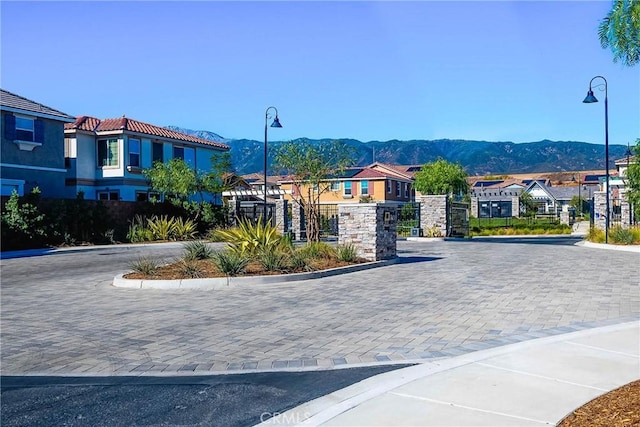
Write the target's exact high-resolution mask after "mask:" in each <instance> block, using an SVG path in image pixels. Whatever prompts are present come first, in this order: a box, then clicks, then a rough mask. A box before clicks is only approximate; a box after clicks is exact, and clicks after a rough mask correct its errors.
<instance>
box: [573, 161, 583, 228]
mask: <svg viewBox="0 0 640 427" xmlns="http://www.w3.org/2000/svg"><path fill="white" fill-rule="evenodd" d="M571 181H573V182H575V181H576V176H575V175H574V176H572V177H571ZM581 190H582V183H581V182H580V172H578V218H581V217H582V191H581Z"/></svg>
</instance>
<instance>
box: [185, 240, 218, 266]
mask: <svg viewBox="0 0 640 427" xmlns="http://www.w3.org/2000/svg"><path fill="white" fill-rule="evenodd" d="M182 247H183V249H184V257H183V259H184V260H185V261H195V260H199V259H210V258H212V257H213V255H214V251H213V249H212V248H211V246H209V245H208V244H207V243H205V242H201V241H194V242H187V243H185V244H183V245H182Z"/></svg>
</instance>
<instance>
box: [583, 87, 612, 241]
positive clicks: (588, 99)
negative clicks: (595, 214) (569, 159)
mask: <svg viewBox="0 0 640 427" xmlns="http://www.w3.org/2000/svg"><path fill="white" fill-rule="evenodd" d="M598 78H600V79H602V80H603V81H604V83H600V84H598V85H596V86H595V87H599V86H602V85H604V150H605V161H606V165H605V166H606V172H605V174H606V178H605V179H606V182H605V185H606V187H605V189H606V196H607V214H606V216H605V229H604V242H605V243H609V212H610V207H609V203H610V202H609V101H608V93H607V79H605V78H604V77H602V76H595V77H594V78H592V79H591V81H590V82H589V92H587V97H586V98H585V99H584V101H582V102H584V103H585V104H591V103H594V102H598V99H597V98H596V97H595V96H594V95H593V89H592V83H593V81H594V80H595V79H598Z"/></svg>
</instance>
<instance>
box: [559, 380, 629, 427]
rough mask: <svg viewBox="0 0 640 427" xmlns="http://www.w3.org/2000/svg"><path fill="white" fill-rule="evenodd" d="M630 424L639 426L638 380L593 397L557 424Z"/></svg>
mask: <svg viewBox="0 0 640 427" xmlns="http://www.w3.org/2000/svg"><path fill="white" fill-rule="evenodd" d="M632 426H640V380H638V381H634V382H632V383H629V384H627V385H624V386H622V387H620V388H617V389H615V390H612V391H610V392H609V393H606V394H604V395H602V396H600V397H597V398H595V399H593V400H592V401H591V402H589V403H587V404H586V405H584V406H582V407H580V408H578V409H576V410H575V411H573V413H572V414H571V415H569V416H568V417H567V418H565V419H564V420H562V422H561V423H560V424H558V427H632Z"/></svg>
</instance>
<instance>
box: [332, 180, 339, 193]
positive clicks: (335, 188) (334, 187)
mask: <svg viewBox="0 0 640 427" xmlns="http://www.w3.org/2000/svg"><path fill="white" fill-rule="evenodd" d="M331 191H340V181H332V182H331Z"/></svg>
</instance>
